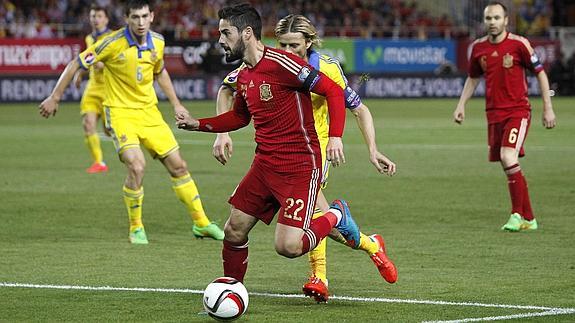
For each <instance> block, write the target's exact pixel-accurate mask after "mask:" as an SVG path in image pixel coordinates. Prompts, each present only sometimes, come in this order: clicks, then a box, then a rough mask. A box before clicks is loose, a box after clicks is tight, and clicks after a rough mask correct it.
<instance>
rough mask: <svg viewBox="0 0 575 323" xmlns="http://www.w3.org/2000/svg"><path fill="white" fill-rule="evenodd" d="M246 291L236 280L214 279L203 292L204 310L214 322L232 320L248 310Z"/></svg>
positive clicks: (226, 278)
mask: <svg viewBox="0 0 575 323" xmlns="http://www.w3.org/2000/svg"><path fill="white" fill-rule="evenodd" d="M248 302H249V297H248V291H247V290H246V287H245V286H244V285H243V284H242V283H241V282H240V281H239V280H237V279H235V278H231V277H220V278H216V279H214V281H212V282H211V283H210V284H209V285H208V286H207V287H206V289H205V290H204V309H205V310H206V312H207V313H208V315H209V316H211V317H213V318H215V319H216V320H234V319H237V318H238V317H240V316H241V315H242V314H244V313H245V312H246V310H247V309H248Z"/></svg>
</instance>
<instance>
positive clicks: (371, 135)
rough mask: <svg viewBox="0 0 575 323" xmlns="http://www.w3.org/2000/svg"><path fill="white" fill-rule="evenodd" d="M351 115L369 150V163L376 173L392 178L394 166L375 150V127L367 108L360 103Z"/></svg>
mask: <svg viewBox="0 0 575 323" xmlns="http://www.w3.org/2000/svg"><path fill="white" fill-rule="evenodd" d="M351 111H352V113H353V115H354V116H355V117H356V120H357V124H358V126H359V129H360V130H361V133H362V134H363V139H364V140H365V144H366V145H367V149H368V150H369V161H371V163H372V164H373V166H375V168H376V169H377V171H378V172H380V173H381V174H387V175H389V176H393V175H394V174H395V171H396V165H395V163H394V162H392V161H391V160H390V159H389V158H387V156H385V155H384V154H382V153H381V152H379V150H377V143H376V142H375V126H374V125H373V117H372V116H371V112H370V111H369V108H368V107H367V106H366V105H365V104H363V103H361V104H360V105H359V107H357V108H355V109H353V110H351Z"/></svg>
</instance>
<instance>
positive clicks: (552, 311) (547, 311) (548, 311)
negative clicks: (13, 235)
mask: <svg viewBox="0 0 575 323" xmlns="http://www.w3.org/2000/svg"><path fill="white" fill-rule="evenodd" d="M0 287H15V288H37V289H63V290H90V291H129V292H156V293H190V294H203V293H204V291H203V290H199V289H175V288H145V287H112V286H75V285H44V284H25V283H10V282H0ZM250 295H254V296H263V297H274V298H304V297H305V296H304V295H300V294H274V293H258V292H251V293H250ZM330 298H331V299H336V300H342V301H350V302H381V303H404V304H424V305H440V306H445V305H448V306H470V307H490V308H507V309H520V310H538V311H541V312H531V313H520V314H513V315H504V316H490V317H480V318H464V319H459V320H451V321H426V323H440V322H441V323H444V322H449V323H451V322H477V321H496V320H510V319H516V318H524V317H537V316H549V315H562V314H574V313H575V308H554V307H545V306H533V305H508V304H486V303H475V302H448V301H433V300H418V299H399V298H380V297H349V296H331V297H330Z"/></svg>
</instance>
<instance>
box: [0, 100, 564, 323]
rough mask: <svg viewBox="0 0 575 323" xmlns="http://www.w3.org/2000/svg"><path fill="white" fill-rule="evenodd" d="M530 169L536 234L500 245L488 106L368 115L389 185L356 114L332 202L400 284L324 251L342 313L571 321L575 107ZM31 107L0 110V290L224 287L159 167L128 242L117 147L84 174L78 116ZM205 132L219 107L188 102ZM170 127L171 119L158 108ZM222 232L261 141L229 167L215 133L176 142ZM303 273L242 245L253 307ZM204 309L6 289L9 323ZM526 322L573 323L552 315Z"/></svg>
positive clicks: (323, 311) (375, 103) (263, 234)
mask: <svg viewBox="0 0 575 323" xmlns="http://www.w3.org/2000/svg"><path fill="white" fill-rule="evenodd" d="M532 101H533V103H534V105H535V108H534V114H533V115H534V117H533V120H532V125H531V129H530V132H529V135H528V138H527V142H526V152H527V157H526V158H524V159H522V160H521V165H522V168H523V170H524V172H525V174H526V178H527V181H528V183H529V190H530V194H531V199H532V203H533V207H534V211H535V214H536V216H537V218H538V221H539V225H540V229H539V230H537V231H536V232H530V233H515V234H513V233H505V232H501V231H500V230H499V228H500V227H501V225H503V224H504V223H505V222H506V221H507V218H508V216H509V209H510V205H509V198H508V192H507V184H506V178H505V176H504V174H503V172H502V171H501V168H500V166H499V165H498V164H496V163H488V162H487V149H486V148H487V147H486V124H485V117H484V111H483V100H482V99H474V100H472V101H471V102H470V103H469V105H468V108H467V111H466V112H467V118H466V121H465V122H464V124H463V125H462V126H457V125H456V124H454V123H453V122H452V118H451V113H452V111H453V109H454V108H455V104H456V100H454V99H449V100H439V99H436V100H366V103H367V105H368V106H369V107H370V108H371V111H372V114H373V116H374V122H375V124H376V128H377V138H378V141H379V146H380V149H381V150H382V151H383V152H384V153H385V154H387V155H388V156H390V157H391V158H392V159H393V160H394V161H395V162H396V163H397V165H398V173H397V175H396V176H395V177H393V178H388V177H386V176H382V175H379V174H378V173H377V172H376V171H375V168H373V167H372V166H371V164H370V163H369V161H368V154H367V149H366V148H365V145H364V144H363V139H362V137H361V132H360V131H359V129H358V128H357V124H356V123H355V121H354V120H353V119H354V118H353V116H352V115H351V114H350V113H348V123H347V127H346V133H345V137H344V145H345V152H346V159H347V164H346V165H345V166H344V167H340V168H338V169H333V168H332V170H331V173H330V182H329V185H328V188H327V189H326V191H325V193H326V196H327V197H328V199H334V198H344V199H346V200H348V201H349V203H350V206H351V209H352V212H353V214H354V216H355V217H356V219H357V221H358V222H359V224H360V226H361V228H362V231H364V232H366V233H373V232H379V233H381V234H382V235H383V237H384V239H385V240H386V242H387V244H388V249H389V254H390V257H391V258H392V259H393V260H394V261H395V263H396V265H397V267H398V270H399V281H398V282H397V283H396V284H395V285H389V284H387V283H385V282H384V281H383V279H381V277H380V276H379V274H378V273H377V270H376V269H375V267H374V266H373V264H372V263H371V261H370V260H369V259H368V257H367V256H366V255H365V254H364V253H362V252H357V251H353V250H350V249H347V248H345V247H342V246H340V245H338V244H337V243H335V242H333V241H330V242H329V243H328V277H329V282H330V292H331V293H332V294H334V295H339V296H355V297H380V298H397V299H425V300H438V301H451V302H479V303H498V304H514V305H538V306H547V307H565V308H567V307H568V308H573V307H575V300H574V298H573V292H574V291H575V239H574V238H573V237H574V234H573V228H574V227H575V218H573V210H574V208H575V185H573V181H574V180H575V170H574V169H573V164H574V163H575V145H574V141H575V109H574V106H575V104H574V103H575V99H570V98H554V107H555V111H556V114H557V116H558V127H557V128H556V129H554V130H545V129H544V128H543V127H542V126H541V125H540V118H541V103H540V99H539V98H534V99H533V100H532ZM36 106H37V104H15V105H9V104H2V105H0V109H1V111H0V112H1V115H2V117H1V118H0V142H1V143H2V151H3V153H2V156H1V157H0V170H1V171H0V184H1V185H0V251H1V256H0V282H15V283H31V284H53V285H80V286H114V287H148V288H176V289H181V288H189V289H195V290H201V289H203V288H204V287H205V286H206V285H207V284H208V283H209V282H210V281H211V280H212V279H213V278H215V277H217V276H220V275H221V274H222V266H221V259H220V253H221V244H220V243H219V242H216V241H211V240H196V239H194V238H193V236H192V232H191V221H190V219H189V217H188V216H187V215H186V212H185V210H184V207H183V205H181V204H180V202H178V201H177V198H176V197H175V195H174V193H173V191H172V189H171V186H170V181H169V177H168V175H167V172H166V171H165V170H164V168H163V166H162V165H161V164H160V163H158V162H157V161H153V160H151V159H150V158H148V157H149V156H147V158H148V164H147V170H146V176H145V180H144V188H145V200H144V218H143V220H144V224H145V225H146V232H147V233H148V238H149V240H150V245H148V246H132V245H130V244H129V243H128V239H127V237H128V221H127V216H126V212H125V209H124V205H123V202H122V195H121V194H122V193H121V187H122V183H123V179H124V177H125V170H124V167H123V165H122V164H121V163H120V162H119V160H118V158H117V157H116V155H115V153H114V149H113V145H112V143H111V142H109V141H104V142H103V143H102V144H103V149H104V157H105V160H106V162H107V163H108V165H109V166H110V172H109V173H107V174H95V175H89V174H86V173H85V168H87V167H88V166H89V165H90V159H89V154H88V152H87V149H86V148H85V147H84V144H83V135H82V128H81V121H80V117H79V113H78V107H77V105H76V104H63V105H61V107H60V111H59V112H58V115H57V116H56V118H54V119H51V120H43V119H42V118H41V117H40V116H39V115H38V114H37V108H36ZM187 107H188V108H189V109H190V110H191V112H192V113H193V115H194V116H197V117H202V116H210V115H212V114H213V113H214V112H213V111H214V103H213V102H190V103H188V104H187ZM161 109H162V111H163V113H164V116H165V119H166V120H168V122H169V123H172V121H171V120H172V113H171V111H170V108H169V107H168V106H167V105H166V104H162V105H161ZM175 133H176V136H177V138H178V140H179V141H180V146H181V151H182V154H183V156H184V158H185V159H186V160H187V162H188V165H189V168H190V170H191V172H192V176H193V177H194V179H195V180H196V183H197V185H198V187H199V190H200V193H201V196H202V200H203V203H204V207H205V208H206V211H207V213H208V215H209V216H210V217H211V219H212V220H215V221H218V222H219V223H220V224H223V223H224V222H225V220H226V218H227V216H228V213H229V206H228V204H227V203H226V201H227V197H228V196H229V194H230V193H231V192H232V191H233V189H234V188H235V186H236V185H237V183H238V182H239V181H240V179H241V178H242V176H243V175H244V174H245V172H246V171H247V169H248V167H249V164H250V162H251V160H252V157H253V150H254V147H255V145H254V143H253V128H252V126H251V125H250V126H248V127H247V128H245V129H242V130H240V131H238V132H235V133H233V135H232V136H233V139H234V143H235V145H234V155H233V157H232V160H231V162H230V163H229V164H228V165H227V166H221V165H220V164H219V163H218V162H217V161H216V160H215V159H214V158H213V157H212V156H211V147H212V143H213V139H214V138H215V136H214V135H212V134H202V133H189V132H184V131H179V130H176V131H175ZM307 274H308V265H307V256H304V257H301V258H298V259H294V260H289V259H286V258H283V257H281V256H279V255H277V254H276V253H275V251H274V249H273V227H267V226H265V225H264V224H261V223H260V224H258V225H257V226H256V228H255V229H254V230H253V231H252V233H251V235H250V265H249V269H248V274H247V276H246V287H247V288H248V291H249V292H260V293H281V294H300V290H301V286H302V284H303V283H304V282H305V281H306V279H307ZM201 303H202V302H201V295H199V294H182V293H161V292H150V293H143V292H130V291H83V290H51V289H28V288H8V287H0V321H188V322H189V321H210V320H211V319H210V318H208V317H206V316H203V315H198V314H197V313H198V312H200V311H201V310H202V305H201ZM526 312H537V310H522V309H501V308H483V307H472V306H448V305H423V304H405V303H370V302H357V301H345V300H338V299H334V300H331V301H330V302H329V303H328V304H326V305H316V304H315V303H314V302H313V301H312V300H311V299H304V298H272V297H264V296H252V297H251V299H250V306H249V309H248V312H247V314H246V315H245V316H244V317H243V319H244V320H245V321H252V322H257V321H270V322H278V321H285V322H287V321H329V320H337V321H348V322H359V321H388V322H391V321H394V322H397V321H401V322H415V321H425V320H455V319H462V318H473V317H489V316H500V315H513V314H521V313H526ZM522 320H527V321H533V322H539V321H545V322H547V321H552V322H555V321H561V322H568V321H573V320H575V315H574V314H570V315H557V316H544V317H535V318H530V319H527V318H523V319H522Z"/></svg>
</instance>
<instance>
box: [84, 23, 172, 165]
mask: <svg viewBox="0 0 575 323" xmlns="http://www.w3.org/2000/svg"><path fill="white" fill-rule="evenodd" d="M164 46H165V43H164V38H163V37H162V35H160V34H158V33H156V32H153V31H149V32H148V33H147V35H146V41H145V43H144V44H139V43H137V42H136V41H135V40H134V37H133V36H132V34H131V33H130V31H129V29H128V28H127V27H124V28H121V29H119V30H117V31H115V32H113V33H111V34H110V35H109V36H108V37H106V38H103V39H101V40H99V41H98V42H96V43H95V44H93V45H92V46H90V47H88V48H87V49H86V50H85V51H83V52H82V53H80V55H79V56H78V62H79V64H80V65H81V66H82V67H83V68H89V67H90V66H91V65H93V64H95V63H96V62H102V63H104V88H105V99H104V112H105V122H106V127H107V128H108V130H109V131H110V133H111V134H112V138H113V140H114V144H115V146H116V150H117V151H118V152H119V153H122V152H123V151H124V150H126V149H128V148H131V147H134V146H139V145H140V144H143V145H144V146H145V147H146V148H147V149H148V150H149V151H150V153H151V154H152V155H153V156H154V157H160V158H162V157H164V156H167V155H168V154H169V153H171V152H172V151H173V150H176V149H178V145H177V142H176V140H175V138H174V135H173V133H172V131H171V130H170V128H169V126H168V125H167V124H166V123H165V121H164V119H163V118H162V115H161V113H160V111H159V110H158V108H157V103H158V98H157V96H156V92H155V90H154V77H155V75H157V74H159V73H161V72H162V70H163V69H164Z"/></svg>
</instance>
